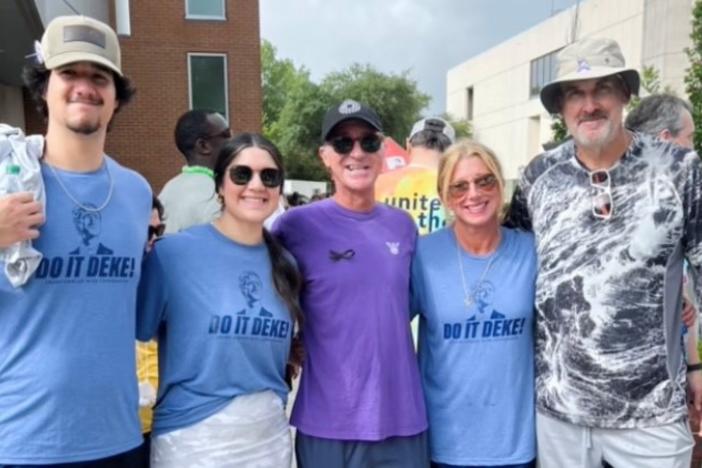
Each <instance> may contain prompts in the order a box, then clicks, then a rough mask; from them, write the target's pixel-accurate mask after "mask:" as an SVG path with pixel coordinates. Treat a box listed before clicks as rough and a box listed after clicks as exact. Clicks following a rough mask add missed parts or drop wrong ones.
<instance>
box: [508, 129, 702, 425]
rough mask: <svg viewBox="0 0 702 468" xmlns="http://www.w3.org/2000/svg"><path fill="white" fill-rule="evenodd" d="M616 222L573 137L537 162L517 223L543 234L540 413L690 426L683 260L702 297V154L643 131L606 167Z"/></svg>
mask: <svg viewBox="0 0 702 468" xmlns="http://www.w3.org/2000/svg"><path fill="white" fill-rule="evenodd" d="M608 175H609V179H610V182H611V188H610V189H611V195H612V202H613V203H612V205H613V210H612V215H611V217H610V218H609V219H601V218H598V217H596V216H595V215H594V213H593V197H595V196H596V195H598V194H601V192H602V191H603V189H602V188H598V187H597V186H593V185H592V184H591V177H590V176H591V172H590V171H588V169H587V168H585V167H584V166H583V165H582V164H581V163H580V162H579V161H578V160H577V159H576V157H575V146H574V144H573V142H572V141H569V142H566V143H564V144H563V145H561V146H559V147H558V148H555V149H554V150H551V151H549V152H546V153H544V154H542V155H540V156H538V157H537V158H535V159H534V160H533V161H532V162H531V163H530V164H529V166H528V167H527V168H526V169H525V171H524V174H523V175H522V178H521V181H520V184H519V187H518V189H517V191H516V193H515V195H514V198H513V200H512V205H511V208H510V213H509V216H508V224H511V225H513V226H518V227H522V228H525V229H528V230H533V231H534V234H535V239H536V247H537V252H538V262H539V270H538V278H537V285H536V308H537V331H536V371H537V372H536V373H537V378H536V394H537V408H538V409H539V410H540V411H541V412H543V413H545V414H548V415H551V416H554V417H557V418H561V419H564V420H566V421H570V422H572V423H576V424H582V425H586V426H592V427H604V428H631V427H643V426H654V425H660V424H666V423H670V422H674V421H677V420H680V419H681V418H683V417H684V415H685V414H686V408H685V363H684V359H683V356H682V345H681V319H680V309H681V290H682V275H683V258H687V259H688V261H689V263H690V266H691V268H690V271H691V273H692V275H691V280H692V281H693V282H694V288H695V291H696V293H697V296H698V297H701V296H700V293H701V292H702V283H701V282H700V278H701V276H700V271H701V270H700V268H701V267H702V186H701V184H702V171H701V168H700V159H699V157H698V156H697V154H696V153H695V152H692V151H688V150H683V149H682V148H680V147H677V146H674V145H671V144H666V143H663V142H660V141H658V140H655V139H652V138H649V137H647V136H643V135H641V134H635V135H634V138H633V141H632V143H631V145H630V147H629V149H628V151H627V152H626V154H625V155H624V156H623V157H622V158H621V160H620V161H619V162H618V163H616V165H615V166H613V167H612V168H610V169H609V170H608Z"/></svg>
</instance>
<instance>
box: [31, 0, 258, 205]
mask: <svg viewBox="0 0 702 468" xmlns="http://www.w3.org/2000/svg"><path fill="white" fill-rule="evenodd" d="M130 6H131V11H130V14H131V29H132V30H131V36H130V37H120V44H121V48H122V69H123V71H124V73H125V74H126V75H127V76H128V77H129V78H130V79H131V80H132V83H133V84H134V86H135V87H136V88H137V93H136V96H135V97H134V99H133V101H132V102H130V103H129V105H127V106H126V107H125V108H124V109H122V110H121V111H120V112H119V114H117V116H116V117H115V120H114V121H113V125H112V129H111V131H110V133H109V134H108V137H107V148H106V152H107V154H109V155H111V156H113V157H115V158H116V159H117V160H118V161H119V162H120V163H122V164H124V165H126V166H128V167H131V168H133V169H136V170H137V171H139V172H140V173H141V174H143V175H144V176H145V177H146V178H147V180H148V181H149V182H150V183H151V185H152V187H153V189H154V191H156V192H157V193H158V191H159V190H160V189H161V187H162V186H163V184H164V183H165V182H166V181H167V180H168V179H170V178H171V177H173V176H174V175H175V174H177V173H178V172H179V171H180V168H181V167H182V166H183V164H184V160H183V158H182V156H181V155H180V153H179V152H178V150H177V148H176V146H175V143H174V141H173V129H174V127H175V123H176V120H177V119H178V117H179V116H180V115H181V114H182V113H183V112H185V111H187V110H188V64H187V54H188V52H207V53H224V54H226V55H227V67H228V70H227V76H228V80H229V83H228V86H229V89H228V94H229V121H230V124H231V126H232V129H233V130H234V131H235V132H236V131H260V129H261V56H260V55H261V54H260V33H259V17H258V15H259V11H258V0H226V15H227V20H226V21H194V20H186V19H185V1H184V0H148V1H137V2H130ZM113 11H114V10H113ZM25 96H26V90H25ZM25 114H26V120H27V130H28V132H29V133H44V132H45V125H44V123H43V122H42V119H41V117H40V116H38V115H37V114H36V112H34V106H33V104H32V103H31V100H30V99H28V98H25Z"/></svg>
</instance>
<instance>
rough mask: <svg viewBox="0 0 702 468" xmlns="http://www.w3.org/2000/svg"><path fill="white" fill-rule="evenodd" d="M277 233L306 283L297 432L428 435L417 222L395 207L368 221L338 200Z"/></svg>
mask: <svg viewBox="0 0 702 468" xmlns="http://www.w3.org/2000/svg"><path fill="white" fill-rule="evenodd" d="M274 232H275V234H276V235H277V236H278V237H279V239H280V240H281V241H282V242H283V244H284V245H285V247H286V248H287V249H288V250H290V252H292V254H293V255H294V256H295V258H296V259H297V262H298V265H299V267H300V271H301V272H302V275H303V277H304V279H305V284H304V290H303V295H302V307H303V309H304V312H305V324H304V334H303V335H304V343H305V362H304V367H303V372H302V378H301V382H300V390H299V392H298V395H297V399H296V401H295V406H294V408H293V412H292V418H291V423H292V424H293V425H294V426H296V427H297V428H298V430H300V431H301V432H303V433H304V434H307V435H311V436H315V437H323V438H328V439H340V440H367V441H378V440H383V439H386V438H388V437H393V436H411V435H415V434H419V433H420V432H422V431H424V430H426V428H427V420H426V411H425V408H424V398H423V396H422V390H421V386H420V380H419V371H418V366H417V360H416V357H415V355H414V349H413V346H412V338H411V333H410V326H409V281H410V262H411V259H412V255H413V253H414V248H415V242H416V238H417V231H416V228H415V226H414V223H413V221H412V219H411V218H410V217H409V216H408V215H407V214H406V213H405V212H403V211H400V210H398V209H396V208H391V207H389V206H386V205H381V204H377V205H376V206H375V207H374V208H373V210H372V211H371V212H369V213H359V212H355V211H349V210H346V209H344V208H342V207H341V206H339V205H338V204H337V203H336V202H335V201H333V200H331V199H328V200H324V201H320V202H315V203H312V204H310V205H306V206H303V207H300V208H295V209H293V210H290V211H288V212H286V213H285V214H284V215H282V216H281V217H280V218H279V219H278V221H277V223H276V225H275V227H274Z"/></svg>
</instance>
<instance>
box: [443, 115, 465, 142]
mask: <svg viewBox="0 0 702 468" xmlns="http://www.w3.org/2000/svg"><path fill="white" fill-rule="evenodd" d="M441 118H442V119H444V120H445V121H447V122H448V123H450V124H451V126H452V127H453V129H454V130H455V131H456V139H458V138H472V137H473V126H472V125H471V124H470V122H469V121H468V120H463V119H457V118H456V117H454V116H453V115H451V114H449V113H448V112H444V113H443V114H441Z"/></svg>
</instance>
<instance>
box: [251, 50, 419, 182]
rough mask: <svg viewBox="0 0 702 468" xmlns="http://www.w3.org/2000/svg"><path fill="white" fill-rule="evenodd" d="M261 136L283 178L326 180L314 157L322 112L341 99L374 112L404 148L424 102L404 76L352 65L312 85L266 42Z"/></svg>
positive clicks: (297, 69)
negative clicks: (276, 155) (275, 152)
mask: <svg viewBox="0 0 702 468" xmlns="http://www.w3.org/2000/svg"><path fill="white" fill-rule="evenodd" d="M261 65H262V66H261V68H262V82H263V133H264V135H266V136H267V137H268V138H270V139H271V140H272V141H274V142H275V143H276V145H277V146H278V148H279V149H280V151H281V153H282V154H283V158H284V160H285V167H286V169H287V172H288V177H290V178H293V179H307V180H328V175H327V173H326V170H325V169H324V167H323V166H322V164H321V162H320V161H319V157H318V155H317V154H318V150H319V145H320V143H321V142H320V139H321V127H322V119H323V117H324V113H325V112H326V110H327V109H328V108H329V107H331V106H332V105H334V104H336V103H340V102H341V101H343V100H344V99H355V100H357V101H360V102H363V103H365V104H367V105H369V106H371V107H373V108H374V109H375V110H376V111H377V112H378V114H379V115H380V118H381V119H382V121H383V127H384V131H385V133H386V134H387V135H390V136H392V137H393V138H394V139H395V140H396V141H400V142H403V141H405V138H406V137H407V135H408V133H409V131H410V129H411V127H412V124H413V123H414V122H415V121H416V120H418V119H419V117H420V112H421V110H422V109H424V108H425V107H426V106H427V105H428V104H429V96H427V95H426V94H423V93H421V92H420V91H419V90H418V89H417V85H416V83H415V82H414V81H413V80H411V79H410V78H409V73H408V72H403V73H401V74H399V75H396V74H383V73H380V72H379V71H377V70H375V69H374V68H373V67H371V66H369V65H358V64H356V65H352V66H351V67H350V68H348V69H346V70H344V71H341V72H336V73H331V74H329V75H328V76H327V77H325V78H324V79H323V80H322V83H321V84H316V83H314V82H312V81H311V80H310V77H309V72H308V71H307V70H306V69H305V68H304V67H297V66H295V64H294V63H293V62H292V61H290V60H287V59H280V58H279V57H277V56H276V50H275V47H273V45H271V44H270V43H269V42H268V41H265V40H264V41H263V44H262V46H261Z"/></svg>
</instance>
